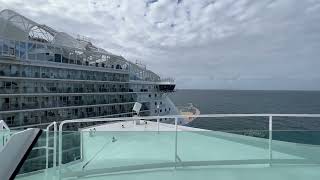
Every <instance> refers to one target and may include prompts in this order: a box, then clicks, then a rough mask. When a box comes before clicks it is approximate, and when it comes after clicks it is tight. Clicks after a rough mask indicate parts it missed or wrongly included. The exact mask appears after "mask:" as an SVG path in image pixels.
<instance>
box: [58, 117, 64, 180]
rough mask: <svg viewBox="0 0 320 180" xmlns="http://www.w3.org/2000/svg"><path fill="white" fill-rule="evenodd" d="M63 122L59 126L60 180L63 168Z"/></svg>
mask: <svg viewBox="0 0 320 180" xmlns="http://www.w3.org/2000/svg"><path fill="white" fill-rule="evenodd" d="M63 124H64V123H63V122H61V123H60V125H59V151H58V153H59V162H58V163H59V179H61V166H62V127H63Z"/></svg>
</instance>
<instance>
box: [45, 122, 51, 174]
mask: <svg viewBox="0 0 320 180" xmlns="http://www.w3.org/2000/svg"><path fill="white" fill-rule="evenodd" d="M49 127H50V125H49V126H48V127H47V129H46V169H48V168H49Z"/></svg>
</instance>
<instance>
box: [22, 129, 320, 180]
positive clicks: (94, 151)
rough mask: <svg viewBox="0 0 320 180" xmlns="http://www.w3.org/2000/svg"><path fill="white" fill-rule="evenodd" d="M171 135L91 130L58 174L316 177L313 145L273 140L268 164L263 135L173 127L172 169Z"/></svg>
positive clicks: (38, 176)
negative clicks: (80, 152) (80, 156)
mask: <svg viewBox="0 0 320 180" xmlns="http://www.w3.org/2000/svg"><path fill="white" fill-rule="evenodd" d="M113 137H114V138H115V139H116V141H115V142H112V138H113ZM175 138H176V134H175V132H160V133H157V132H96V133H95V134H94V135H93V136H90V135H89V133H88V132H85V133H83V159H82V161H78V162H76V163H71V164H68V165H64V166H63V168H62V171H61V172H62V176H63V177H65V178H68V177H69V178H70V177H73V178H74V177H75V176H77V178H80V179H90V180H91V179H92V180H93V179H106V178H108V179H147V178H150V179H195V178H200V179H213V178H216V179H222V180H224V179H225V180H227V179H279V180H280V179H320V171H319V170H320V165H319V163H318V162H319V161H318V158H312V157H310V156H312V155H314V157H316V156H317V154H319V152H320V148H319V147H318V146H310V145H303V144H294V143H286V142H279V141H273V144H272V145H273V152H272V156H273V161H272V166H271V167H270V166H269V162H270V161H269V146H268V142H269V141H268V139H262V138H253V137H247V136H241V135H235V134H230V133H221V132H212V131H208V132H178V136H177V154H178V158H179V159H178V160H177V163H178V167H177V168H176V169H175V168H174V167H173V166H172V164H174V162H175ZM89 160H91V161H90V163H88V164H87V165H86V167H85V168H84V169H83V166H84V165H85V164H86V163H87V162H88V161H89ZM292 162H294V165H292ZM184 163H185V164H184ZM206 163H207V164H206ZM204 164H206V165H207V166H205V165H204ZM157 165H159V167H162V168H157ZM166 165H168V167H166V168H163V166H166ZM137 167H138V168H137ZM139 168H140V169H139ZM128 170H138V171H134V172H133V171H128ZM106 172H113V173H111V174H110V173H108V174H105V173H106ZM102 173H104V174H103V175H102ZM52 174H54V173H53V171H52V169H49V170H48V171H47V175H46V173H44V172H42V173H34V174H32V175H29V176H20V177H19V178H18V179H46V178H47V179H54V178H57V176H53V175H52ZM88 175H90V176H88Z"/></svg>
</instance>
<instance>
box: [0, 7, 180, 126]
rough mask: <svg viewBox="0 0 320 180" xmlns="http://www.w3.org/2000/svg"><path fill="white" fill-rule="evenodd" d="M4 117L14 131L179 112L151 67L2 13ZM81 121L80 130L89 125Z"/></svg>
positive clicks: (0, 113) (169, 86)
mask: <svg viewBox="0 0 320 180" xmlns="http://www.w3.org/2000/svg"><path fill="white" fill-rule="evenodd" d="M0 81H1V83H0V119H2V120H4V121H5V122H6V123H7V124H8V126H10V127H11V128H26V127H45V126H47V125H48V124H49V123H51V122H53V121H56V122H60V121H63V120H67V119H80V118H91V117H124V116H132V115H133V113H132V107H133V105H134V103H135V102H140V103H142V109H141V113H140V115H142V116H146V115H168V114H175V113H177V110H176V108H175V106H174V105H173V103H172V102H171V101H170V99H169V98H168V97H167V96H166V94H167V93H170V92H173V90H174V86H175V85H174V82H172V81H167V80H165V81H166V82H168V83H164V82H163V81H162V80H161V78H160V77H159V76H158V75H157V74H155V73H154V72H152V71H150V70H148V69H147V68H146V67H145V66H141V65H140V64H137V63H133V62H130V61H128V60H126V59H125V58H123V57H122V56H118V55H115V54H113V53H110V52H108V51H106V50H104V49H101V48H98V47H96V46H95V45H94V44H93V43H92V42H90V41H89V40H88V38H83V37H80V36H78V37H73V36H71V35H69V34H67V33H64V32H59V31H57V30H55V29H53V28H51V27H49V26H47V25H42V24H38V23H36V22H34V21H32V20H30V19H28V18H26V17H24V16H22V15H20V14H18V13H16V12H14V11H12V10H3V11H1V12H0ZM86 125H87V124H86V123H79V124H77V125H75V126H76V127H80V126H86Z"/></svg>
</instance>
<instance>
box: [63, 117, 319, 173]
mask: <svg viewBox="0 0 320 180" xmlns="http://www.w3.org/2000/svg"><path fill="white" fill-rule="evenodd" d="M225 117H268V118H269V120H268V121H269V128H268V129H269V145H268V146H269V165H270V166H271V165H272V130H273V128H272V119H273V117H313V118H315V117H319V118H320V114H201V115H167V116H142V117H141V116H140V117H139V116H137V117H122V118H101V119H74V120H65V121H62V122H61V123H60V125H59V162H58V163H59V178H61V166H62V153H61V152H62V129H63V126H64V124H69V123H76V122H112V121H135V120H142V119H143V120H153V119H157V126H158V127H157V130H158V131H159V124H160V123H159V119H160V118H167V119H170V118H171V119H175V131H176V138H175V157H174V159H175V163H177V161H178V160H179V157H178V154H177V131H178V119H179V118H225Z"/></svg>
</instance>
